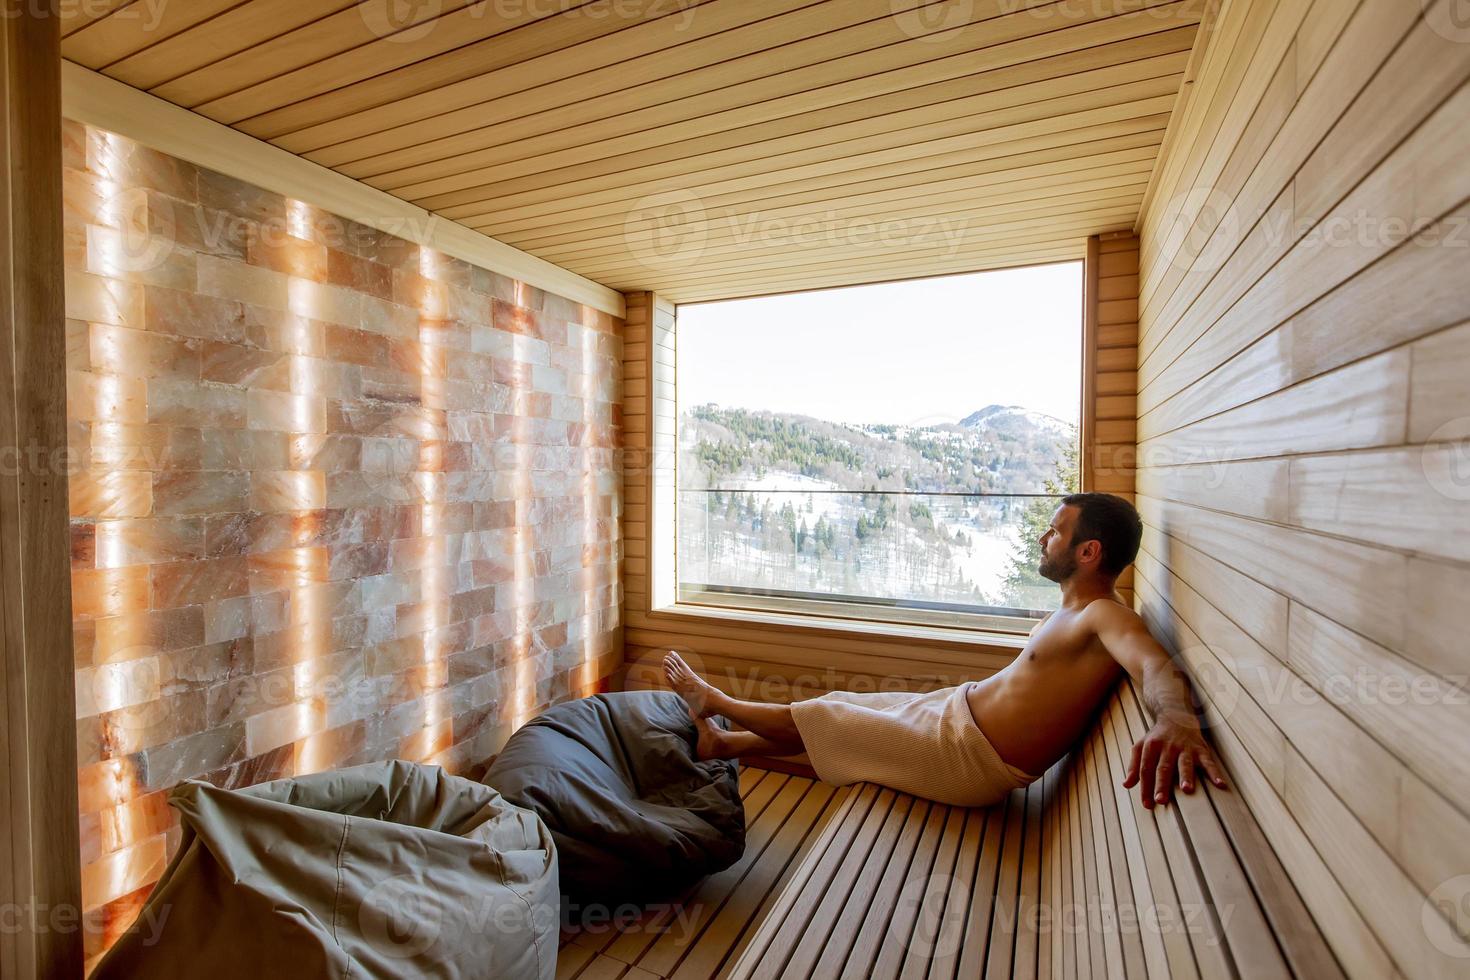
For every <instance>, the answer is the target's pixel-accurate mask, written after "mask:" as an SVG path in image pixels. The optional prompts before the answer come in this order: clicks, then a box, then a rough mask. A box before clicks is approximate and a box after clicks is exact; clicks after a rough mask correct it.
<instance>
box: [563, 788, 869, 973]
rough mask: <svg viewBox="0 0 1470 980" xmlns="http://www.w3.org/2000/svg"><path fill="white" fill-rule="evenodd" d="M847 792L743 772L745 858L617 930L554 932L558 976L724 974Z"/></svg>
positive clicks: (848, 790) (849, 791) (849, 792)
mask: <svg viewBox="0 0 1470 980" xmlns="http://www.w3.org/2000/svg"><path fill="white" fill-rule="evenodd" d="M852 791H853V788H851V787H844V788H842V789H838V788H836V787H833V786H828V785H827V784H825V783H820V782H817V781H816V780H813V779H808V778H805V777H803V776H794V775H787V774H786V773H780V772H772V771H769V770H766V769H756V768H752V767H746V768H744V769H742V770H741V773H740V793H741V796H742V797H743V798H744V800H745V820H746V828H747V829H746V837H745V854H744V855H743V856H742V857H741V858H740V860H739V861H737V862H735V864H733V865H732V866H730V867H729V868H726V869H725V870H724V871H722V872H720V873H719V874H716V875H711V876H710V877H708V878H706V879H705V880H704V881H703V882H701V883H700V885H699V886H698V887H697V888H696V889H695V890H694V891H693V892H692V893H691V894H689V895H687V896H686V897H685V898H684V900H683V901H682V902H680V903H678V905H677V906H673V907H670V908H666V909H653V910H651V911H650V912H649V913H648V914H646V915H645V916H644V917H642V918H641V919H640V920H638V921H637V922H636V923H633V924H631V925H624V926H623V928H621V929H614V928H603V929H593V928H586V929H584V930H583V931H582V932H580V933H576V934H569V935H566V936H563V944H562V947H561V954H560V956H559V958H558V960H557V968H556V975H557V978H558V980H573V978H575V980H618V978H625V980H650V978H653V977H668V978H678V980H709V978H712V977H724V976H726V975H728V972H729V969H730V965H731V964H732V963H734V962H735V958H736V957H737V956H738V955H739V953H740V952H742V951H743V950H744V948H745V946H746V944H747V943H749V941H750V938H751V936H752V935H753V934H754V933H755V931H756V927H757V926H758V925H759V923H760V922H761V921H762V920H764V919H765V917H766V916H767V914H768V913H769V912H770V910H771V908H772V906H773V905H774V904H775V902H776V900H777V896H778V895H779V894H780V893H781V891H782V889H784V888H785V887H786V884H787V882H788V881H789V880H790V879H791V876H792V875H793V874H794V873H795V872H796V870H797V868H798V867H799V866H800V865H801V863H802V859H803V858H805V857H806V855H807V853H808V851H810V850H811V848H812V846H813V845H814V844H815V843H816V842H817V840H818V839H819V838H820V836H821V832H822V830H823V828H824V827H825V826H826V825H827V823H828V822H829V821H830V819H831V818H832V817H833V816H834V815H835V814H836V813H837V812H838V810H840V809H841V808H842V806H843V804H844V802H845V801H846V800H847V799H848V797H849V795H850V794H851V793H852Z"/></svg>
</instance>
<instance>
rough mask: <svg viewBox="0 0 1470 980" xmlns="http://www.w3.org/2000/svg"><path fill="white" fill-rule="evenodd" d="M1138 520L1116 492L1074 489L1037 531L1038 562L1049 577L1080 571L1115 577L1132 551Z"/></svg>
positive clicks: (1134, 554)
mask: <svg viewBox="0 0 1470 980" xmlns="http://www.w3.org/2000/svg"><path fill="white" fill-rule="evenodd" d="M1142 538H1143V521H1142V520H1140V519H1139V517H1138V511H1136V510H1134V509H1133V505H1132V504H1130V503H1129V502H1128V501H1126V500H1124V499H1123V498H1122V497H1116V496H1114V495H1113V494H1110V493H1074V494H1071V495H1070V496H1066V497H1063V498H1062V503H1061V505H1060V506H1058V507H1057V509H1056V513H1054V514H1052V517H1051V525H1050V527H1048V528H1047V530H1046V533H1045V534H1043V535H1042V536H1041V567H1040V568H1038V569H1037V571H1038V572H1040V573H1041V574H1042V576H1044V577H1045V578H1048V579H1050V580H1051V581H1053V582H1065V581H1067V580H1068V579H1070V578H1071V577H1072V576H1074V575H1076V574H1077V573H1078V572H1079V571H1081V572H1088V571H1091V572H1095V573H1096V574H1097V575H1099V576H1100V577H1102V578H1106V579H1115V578H1117V577H1118V576H1119V575H1121V574H1122V572H1123V569H1125V568H1127V567H1128V566H1129V565H1130V564H1132V563H1133V559H1134V558H1136V557H1137V556H1138V542H1139V541H1140V540H1141V539H1142Z"/></svg>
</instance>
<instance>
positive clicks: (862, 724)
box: [791, 684, 1036, 806]
mask: <svg viewBox="0 0 1470 980" xmlns="http://www.w3.org/2000/svg"><path fill="white" fill-rule="evenodd" d="M968 689H969V685H968V684H961V685H959V686H958V687H947V688H943V689H941V690H938V691H930V692H928V693H924V694H913V693H909V692H878V693H873V694H854V693H849V692H846V691H835V692H833V693H831V694H824V695H823V696H821V697H819V698H812V699H811V700H809V701H798V702H796V703H794V704H792V705H791V715H792V719H793V720H794V721H795V723H796V728H797V731H799V732H800V733H801V740H802V742H804V743H805V744H806V751H807V756H808V758H810V759H811V763H812V768H813V769H815V770H816V772H817V776H818V778H820V779H821V780H822V781H823V782H828V783H834V784H836V785H838V786H845V785H847V784H848V783H858V782H869V783H877V784H879V785H881V786H887V787H889V788H891V789H896V790H898V791H900V792H903V793H911V794H913V795H915V796H922V797H924V798H926V799H930V800H934V801H936V802H939V803H949V804H952V805H955V806H990V805H991V804H993V803H997V802H999V801H1000V800H1002V799H1004V798H1005V795H1006V794H1007V793H1009V792H1010V791H1011V790H1013V789H1016V788H1018V787H1020V786H1025V785H1026V784H1027V783H1030V782H1032V781H1034V780H1035V778H1036V777H1035V776H1032V775H1030V774H1029V773H1026V772H1023V771H1022V770H1020V769H1017V768H1015V767H1014V766H1009V765H1006V763H1005V761H1004V760H1003V759H1001V757H1000V756H999V755H998V754H997V753H996V751H995V748H994V747H993V746H991V744H990V740H989V739H987V738H986V737H985V733H984V732H982V731H981V730H980V726H979V725H977V724H975V717H974V715H973V714H971V712H970V703H969V701H968V699H967V698H966V696H965V695H966V692H967V690H968Z"/></svg>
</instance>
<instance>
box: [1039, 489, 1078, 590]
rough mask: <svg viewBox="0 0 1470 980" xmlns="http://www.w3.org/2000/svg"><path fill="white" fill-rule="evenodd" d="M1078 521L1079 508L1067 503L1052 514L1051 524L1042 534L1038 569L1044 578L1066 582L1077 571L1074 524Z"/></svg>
mask: <svg viewBox="0 0 1470 980" xmlns="http://www.w3.org/2000/svg"><path fill="white" fill-rule="evenodd" d="M1076 521H1077V508H1075V507H1068V506H1066V505H1065V504H1064V505H1062V506H1061V507H1058V508H1057V509H1056V512H1055V513H1054V514H1052V515H1051V524H1050V525H1048V526H1047V529H1046V531H1045V532H1043V533H1042V535H1041V565H1040V567H1038V568H1037V569H1036V571H1037V572H1039V573H1040V574H1041V577H1042V578H1045V579H1049V580H1051V581H1053V582H1065V581H1066V580H1067V579H1069V578H1071V577H1072V575H1073V574H1075V573H1076V571H1077V556H1076V555H1075V554H1074V553H1073V549H1072V525H1073V524H1075V523H1076Z"/></svg>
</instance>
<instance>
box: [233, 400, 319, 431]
mask: <svg viewBox="0 0 1470 980" xmlns="http://www.w3.org/2000/svg"><path fill="white" fill-rule="evenodd" d="M246 404H247V410H246V424H247V425H248V426H249V427H250V428H251V429H257V430H258V429H264V430H270V431H277V432H326V431H327V405H326V400H325V399H324V398H319V397H314V396H309V395H292V394H286V393H280V392H274V391H259V390H252V391H249V392H247V393H246Z"/></svg>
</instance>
